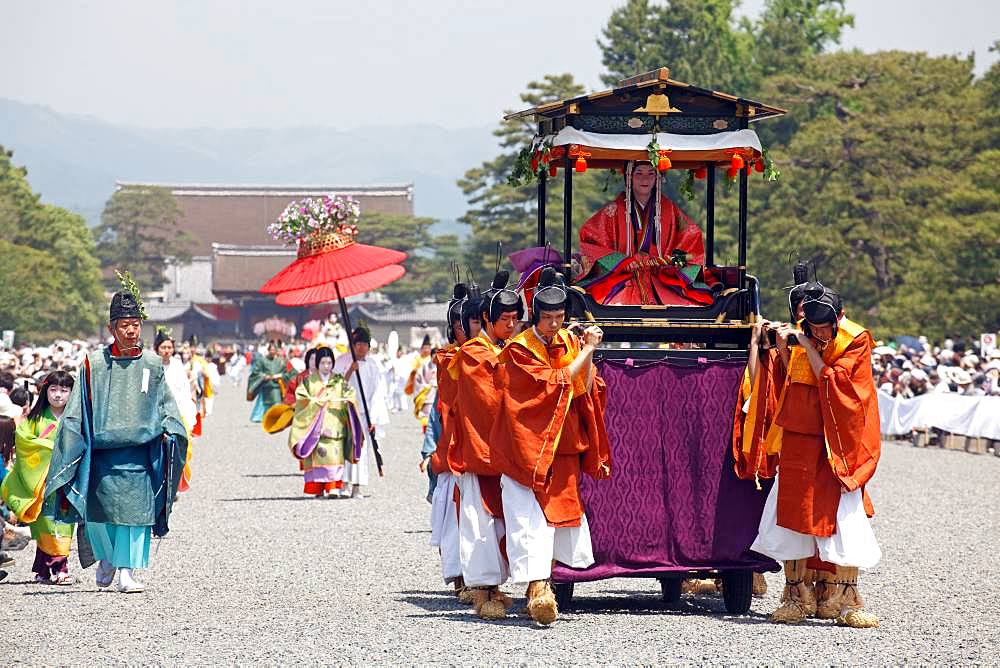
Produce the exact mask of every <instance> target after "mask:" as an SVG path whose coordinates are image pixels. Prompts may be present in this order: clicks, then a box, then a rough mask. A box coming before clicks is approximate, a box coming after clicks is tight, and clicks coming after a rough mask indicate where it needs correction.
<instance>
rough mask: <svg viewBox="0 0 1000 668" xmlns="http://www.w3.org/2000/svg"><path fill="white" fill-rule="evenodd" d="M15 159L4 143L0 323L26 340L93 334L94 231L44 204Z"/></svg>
mask: <svg viewBox="0 0 1000 668" xmlns="http://www.w3.org/2000/svg"><path fill="white" fill-rule="evenodd" d="M12 157H13V153H12V152H10V151H6V150H4V149H3V147H0V239H3V245H2V247H0V255H2V259H0V264H2V267H0V276H2V277H3V280H2V281H0V324H2V325H3V326H4V328H8V329H15V330H17V331H18V335H19V337H20V338H26V339H33V338H38V339H46V338H52V337H55V336H59V335H62V336H74V335H80V334H89V333H91V332H93V331H94V329H95V328H96V327H97V325H98V323H99V320H100V317H99V309H100V305H101V302H102V301H103V299H102V296H103V295H102V291H101V286H100V270H99V268H98V262H97V258H96V257H95V249H94V242H93V239H92V237H91V235H90V231H89V230H88V229H87V225H86V222H85V221H84V220H83V218H82V217H81V216H78V215H77V214H74V213H71V212H69V211H66V210H65V209H61V208H59V207H56V206H52V205H47V204H42V203H41V198H40V197H39V195H37V194H36V193H34V192H33V191H32V190H31V186H30V185H29V184H28V180H27V170H25V169H24V168H23V167H16V166H15V165H14V163H13V161H12Z"/></svg>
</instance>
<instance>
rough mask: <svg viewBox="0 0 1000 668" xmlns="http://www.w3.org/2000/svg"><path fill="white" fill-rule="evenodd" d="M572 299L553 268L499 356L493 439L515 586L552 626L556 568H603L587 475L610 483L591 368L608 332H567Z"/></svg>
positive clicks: (597, 383) (600, 391)
mask: <svg viewBox="0 0 1000 668" xmlns="http://www.w3.org/2000/svg"><path fill="white" fill-rule="evenodd" d="M566 302H567V292H566V287H565V284H564V283H563V280H562V276H560V275H559V274H557V273H556V272H555V270H553V269H552V268H551V267H548V268H546V269H545V270H544V271H543V272H542V275H541V278H540V279H539V283H538V287H537V288H536V290H535V293H534V296H533V298H532V313H531V322H532V325H533V327H530V328H528V329H526V330H524V331H523V332H521V333H520V334H518V335H517V336H515V337H514V338H513V339H511V340H510V342H508V344H507V347H506V348H504V350H503V352H502V353H500V362H501V367H500V368H501V371H500V376H501V378H502V380H503V388H502V390H503V400H502V405H501V407H500V413H499V416H498V419H497V423H496V426H495V427H494V429H493V433H492V435H491V437H490V457H491V461H492V463H493V466H494V467H495V468H496V469H497V470H499V471H500V472H501V474H502V475H501V476H500V484H501V487H502V490H503V511H504V522H505V524H506V526H507V555H508V557H509V562H510V572H511V579H512V580H513V581H514V582H516V583H522V584H527V585H528V591H527V599H528V614H530V615H531V618H532V619H534V620H535V621H536V622H539V623H540V624H545V625H547V624H551V623H552V622H553V621H554V620H555V618H556V615H557V614H558V610H557V608H556V601H555V596H554V595H553V593H552V590H551V587H550V586H549V577H550V576H551V574H552V562H553V561H558V562H560V563H563V564H565V565H567V566H570V567H572V568H586V567H588V566H590V565H591V564H593V563H594V554H593V549H592V547H591V543H590V528H589V527H588V525H587V516H586V515H585V514H584V508H583V503H582V501H581V499H580V490H579V482H580V474H581V473H586V474H587V475H589V476H590V477H592V478H594V479H595V480H601V479H604V478H607V477H609V476H610V475H611V449H610V446H609V444H608V435H607V431H606V430H605V427H604V402H605V395H604V390H605V386H604V382H603V381H602V380H601V378H600V377H599V376H598V375H597V370H596V369H595V367H594V364H593V362H592V357H593V354H594V349H595V348H596V347H597V346H598V345H599V344H600V342H601V338H602V333H601V330H600V328H598V327H588V328H587V329H586V330H585V331H584V332H583V341H582V346H581V342H580V341H579V339H578V338H577V336H576V335H575V334H573V333H571V332H569V331H568V330H566V329H564V328H563V321H564V319H565V316H566Z"/></svg>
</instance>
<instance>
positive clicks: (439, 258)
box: [358, 213, 461, 304]
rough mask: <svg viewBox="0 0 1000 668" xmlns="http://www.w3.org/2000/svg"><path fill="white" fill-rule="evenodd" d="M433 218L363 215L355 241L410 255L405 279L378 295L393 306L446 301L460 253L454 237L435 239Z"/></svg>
mask: <svg viewBox="0 0 1000 668" xmlns="http://www.w3.org/2000/svg"><path fill="white" fill-rule="evenodd" d="M435 222H436V221H435V220H434V219H433V218H424V217H418V216H401V215H393V214H383V213H372V214H364V215H363V218H362V224H361V225H360V226H359V227H360V232H359V234H358V241H359V242H360V243H364V244H371V245H374V246H382V247H384V248H392V249H395V250H400V251H403V252H405V253H407V254H408V255H409V257H407V259H406V261H405V262H404V263H403V266H404V267H406V275H405V276H404V277H403V278H401V279H400V280H398V281H396V282H395V283H391V284H389V285H387V286H385V287H384V288H380V290H379V292H381V293H383V294H384V295H385V296H386V297H388V298H389V299H390V300H392V301H393V302H396V303H400V304H408V303H413V302H416V301H419V300H421V299H426V298H432V299H435V300H437V301H444V300H446V299H448V298H449V296H450V295H451V291H452V286H453V284H454V281H453V279H452V274H451V270H450V267H451V262H452V261H453V260H455V261H457V260H459V258H460V256H461V249H460V245H459V241H458V237H457V236H455V235H453V234H446V235H435V234H433V232H432V230H431V227H432V226H433V225H434V223H435Z"/></svg>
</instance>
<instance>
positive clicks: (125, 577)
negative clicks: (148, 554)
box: [118, 568, 133, 587]
mask: <svg viewBox="0 0 1000 668" xmlns="http://www.w3.org/2000/svg"><path fill="white" fill-rule="evenodd" d="M132 583H133V580H132V569H131V568H122V569H119V571H118V584H119V585H121V586H122V587H128V586H129V585H131V584H132Z"/></svg>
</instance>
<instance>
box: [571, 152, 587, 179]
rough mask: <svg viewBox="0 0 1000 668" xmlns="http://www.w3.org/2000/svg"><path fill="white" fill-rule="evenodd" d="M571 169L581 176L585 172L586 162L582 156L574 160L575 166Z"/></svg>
mask: <svg viewBox="0 0 1000 668" xmlns="http://www.w3.org/2000/svg"><path fill="white" fill-rule="evenodd" d="M573 169H574V170H576V171H577V172H579V173H581V174H582V173H583V172H585V171H587V161H586V159H585V158H584V157H583V156H582V155H581V156H580V157H579V158H577V159H576V164H575V165H574V166H573Z"/></svg>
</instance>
